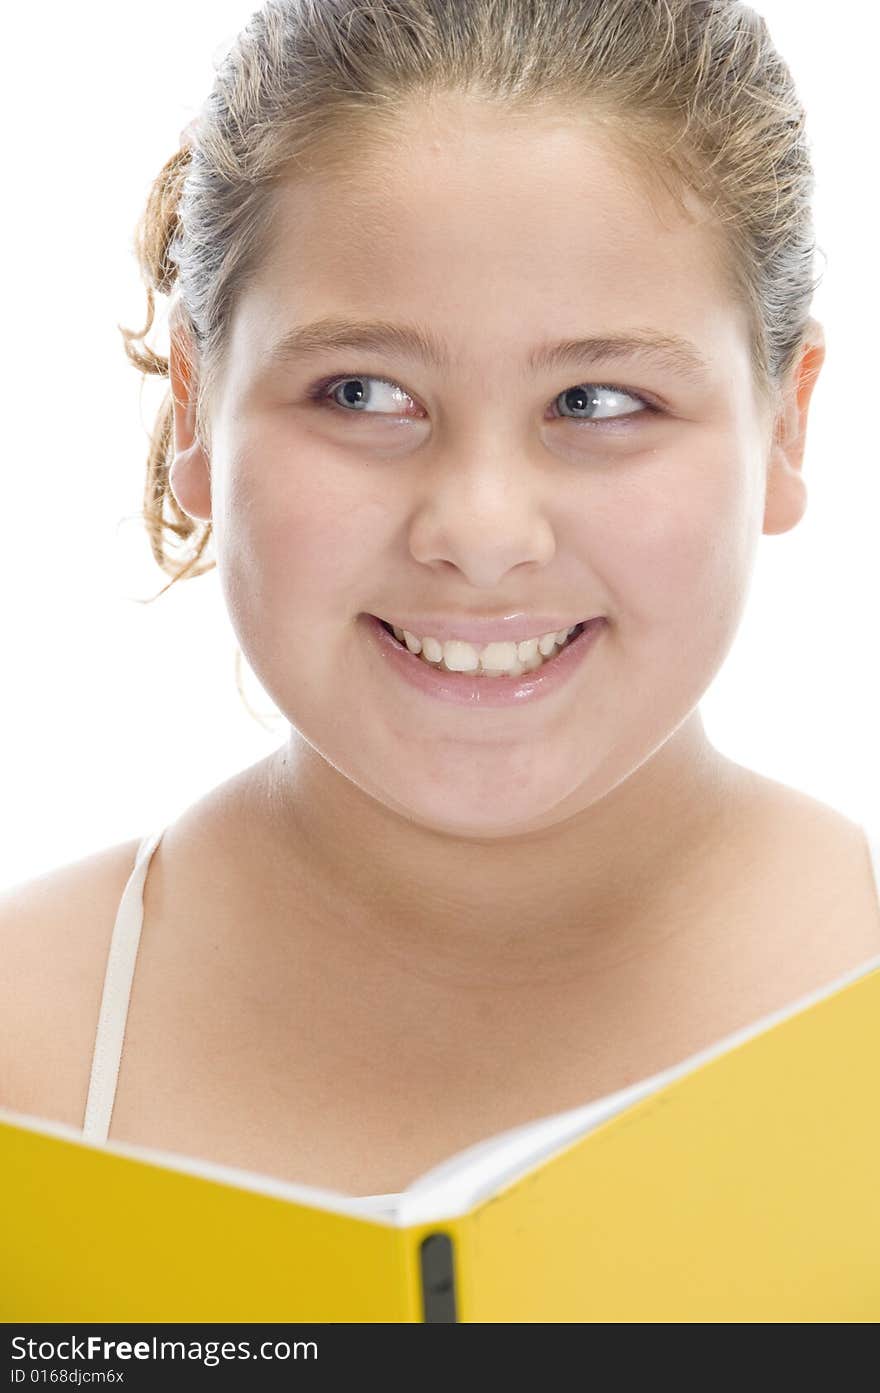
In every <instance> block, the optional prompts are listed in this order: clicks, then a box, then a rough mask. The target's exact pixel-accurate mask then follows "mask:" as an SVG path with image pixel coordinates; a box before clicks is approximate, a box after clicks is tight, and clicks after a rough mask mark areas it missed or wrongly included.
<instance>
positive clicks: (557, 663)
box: [358, 614, 606, 707]
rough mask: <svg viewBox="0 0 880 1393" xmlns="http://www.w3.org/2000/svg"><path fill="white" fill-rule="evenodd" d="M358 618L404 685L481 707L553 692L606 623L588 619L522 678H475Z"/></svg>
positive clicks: (375, 621)
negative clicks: (433, 660) (423, 655)
mask: <svg viewBox="0 0 880 1393" xmlns="http://www.w3.org/2000/svg"><path fill="white" fill-rule="evenodd" d="M358 622H359V623H361V624H363V626H364V628H365V631H366V633H367V635H368V636H369V638H370V640H371V641H372V642H373V643H374V644H375V645H376V648H377V650H378V652H379V655H380V657H381V658H382V659H383V660H384V661H385V662H386V663H387V664H388V666H389V668H391V669H392V671H394V672H396V673H399V674H400V676H401V677H402V678H403V680H404V681H405V682H408V683H409V684H410V686H412V687H415V688H416V689H417V690H418V691H420V692H425V693H426V694H427V695H428V696H432V697H437V698H438V699H439V700H440V701H449V702H452V703H453V704H454V705H456V706H471V707H483V706H514V705H520V704H525V703H526V702H529V703H531V702H533V701H539V700H540V699H541V698H542V697H546V696H550V694H551V693H552V692H555V691H558V690H559V688H560V687H562V686H564V684H565V683H566V682H567V681H568V680H569V679H570V678H571V677H572V676H573V675H574V673H575V672H576V671H577V669H578V668H579V667H580V666H581V663H582V662H583V661H584V659H585V658H586V656H587V654H588V653H589V652H590V651H591V650H592V648H593V647H594V645H595V643H596V640H597V639H598V637H599V635H600V633H601V632H602V630H603V629H604V628H605V622H606V621H605V619H604V617H601V616H600V617H599V618H598V619H591V620H589V622H588V623H587V624H585V625H584V627H583V629H582V630H581V632H580V633H579V634H578V635H577V637H576V638H574V639H572V641H571V643H569V644H567V645H566V647H565V648H563V649H562V650H561V652H559V653H557V654H556V655H555V657H553V658H551V659H550V661H549V662H545V663H544V664H543V665H542V666H541V667H539V668H537V669H536V670H535V671H534V672H529V673H524V674H523V676H522V677H479V676H475V675H474V674H473V673H472V672H445V671H444V670H443V669H442V668H436V667H432V666H430V665H429V664H428V663H427V662H425V660H424V659H423V658H419V657H416V656H415V654H413V653H410V651H409V649H408V648H404V647H403V645H402V644H399V643H398V642H397V640H396V639H395V638H393V637H392V635H391V634H389V632H388V630H387V629H386V628H384V626H383V625H382V623H381V621H380V620H378V619H377V618H376V616H375V615H373V614H361V615H360V616H359V618H358Z"/></svg>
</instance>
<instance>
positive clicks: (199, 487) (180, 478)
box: [168, 444, 211, 522]
mask: <svg viewBox="0 0 880 1393" xmlns="http://www.w3.org/2000/svg"><path fill="white" fill-rule="evenodd" d="M168 484H169V487H170V489H171V492H172V493H173V494H174V497H175V498H176V500H177V503H178V506H179V507H180V508H182V510H183V511H184V512H185V513H186V514H187V516H188V517H191V518H195V519H197V520H198V521H201V522H210V520H211V472H210V468H209V466H208V462H207V459H206V457H205V454H204V451H203V450H202V447H201V446H200V445H199V444H195V445H193V446H191V448H190V449H188V450H178V451H177V453H176V454H175V456H174V459H173V460H172V463H171V468H170V470H169V471H168Z"/></svg>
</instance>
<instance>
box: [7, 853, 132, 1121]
mask: <svg viewBox="0 0 880 1393" xmlns="http://www.w3.org/2000/svg"><path fill="white" fill-rule="evenodd" d="M137 847H138V839H135V840H133V841H126V842H120V843H118V844H116V845H115V846H111V847H106V848H104V849H103V850H101V851H97V852H94V853H92V854H91V855H90V856H86V857H84V858H82V859H81V860H78V861H72V862H69V863H68V864H66V865H63V866H59V867H56V868H54V869H52V870H49V871H46V872H44V873H43V874H41V875H39V876H36V877H34V878H33V879H31V880H25V881H21V882H19V883H18V884H15V885H12V886H9V887H7V888H6V889H4V890H2V891H0V961H2V963H3V972H2V973H0V1107H6V1108H11V1109H13V1110H14V1111H16V1112H22V1113H27V1114H33V1115H35V1116H38V1117H45V1118H49V1119H51V1120H53V1121H58V1122H68V1123H70V1124H71V1125H72V1126H81V1125H82V1116H83V1113H84V1111H85V1101H86V1094H87V1092H88V1080H89V1069H90V1066H91V1057H92V1050H93V1047H94V1041H95V1031H96V1029H97V1021H98V1009H99V1006H100V1001H101V991H102V989H103V985H104V971H105V967H106V962H107V952H108V950H109V947H110V937H111V934H112V932H113V925H114V923H115V920H116V911H117V909H118V907H119V900H120V898H121V896H122V892H123V890H124V888H125V883H126V881H127V880H128V878H129V876H130V875H131V871H132V868H133V866H134V861H135V855H136V852H137Z"/></svg>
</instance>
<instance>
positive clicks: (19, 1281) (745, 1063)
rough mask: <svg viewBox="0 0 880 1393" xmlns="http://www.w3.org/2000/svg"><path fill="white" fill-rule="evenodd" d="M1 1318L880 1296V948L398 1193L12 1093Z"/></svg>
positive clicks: (863, 1306) (690, 1309) (682, 1316)
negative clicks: (115, 1131)
mask: <svg viewBox="0 0 880 1393" xmlns="http://www.w3.org/2000/svg"><path fill="white" fill-rule="evenodd" d="M0 1196H2V1201H0V1208H2V1212H0V1318H2V1319H3V1320H5V1321H7V1322H9V1321H86V1320H101V1321H253V1322H259V1321H296V1322H307V1321H334V1322H342V1321H357V1322H373V1321H384V1322H389V1321H390V1322H398V1321H406V1322H409V1321H425V1320H427V1321H452V1320H458V1321H492V1322H505V1321H577V1322H590V1321H626V1322H651V1321H681V1322H697V1321H721V1322H723V1321H739V1322H756V1321H772V1322H782V1321H785V1322H793V1321H797V1322H800V1321H822V1322H827V1321H846V1322H851V1321H870V1322H874V1321H877V1320H880V958H874V959H872V960H871V961H870V962H869V963H867V964H864V965H862V966H861V967H860V968H858V969H855V970H854V971H853V972H850V973H848V974H846V975H845V976H844V977H840V978H838V979H837V980H836V981H835V982H834V983H832V984H831V985H830V986H829V987H826V988H824V989H823V990H822V991H820V992H815V993H812V994H811V995H810V996H808V997H803V998H801V1000H800V1001H798V1002H796V1003H794V1004H793V1005H792V1006H789V1007H787V1008H785V1009H784V1010H783V1011H779V1012H775V1013H774V1014H773V1015H771V1016H766V1017H764V1018H763V1020H761V1021H759V1022H757V1023H756V1024H754V1025H752V1026H750V1027H747V1028H746V1029H744V1030H741V1031H738V1032H736V1033H735V1034H733V1035H730V1036H727V1037H726V1038H725V1039H723V1040H721V1041H720V1042H718V1043H717V1044H716V1045H714V1046H712V1047H711V1048H710V1049H708V1050H704V1051H702V1052H701V1053H700V1054H697V1055H694V1056H692V1057H691V1058H689V1059H687V1060H685V1061H684V1062H683V1063H681V1064H678V1065H676V1066H675V1067H674V1068H672V1069H668V1070H665V1071H664V1072H663V1073H660V1074H657V1075H654V1076H653V1077H652V1078H650V1079H646V1080H643V1081H641V1082H640V1083H638V1084H635V1085H633V1086H632V1087H630V1088H626V1089H623V1090H621V1091H620V1092H618V1093H615V1094H613V1095H610V1096H609V1097H607V1098H602V1099H599V1100H598V1101H596V1102H593V1103H589V1104H587V1105H586V1106H584V1107H581V1108H576V1109H573V1110H571V1111H569V1112H565V1113H560V1114H557V1115H556V1116H553V1117H548V1118H542V1119H540V1120H539V1121H537V1122H533V1123H530V1124H528V1125H526V1126H524V1127H518V1128H516V1129H514V1130H512V1131H510V1132H506V1133H503V1134H501V1135H500V1136H497V1137H492V1138H489V1139H488V1140H486V1141H484V1142H481V1143H479V1144H478V1145H477V1146H474V1147H471V1148H469V1149H468V1150H467V1151H464V1152H461V1153H460V1154H458V1155H456V1156H453V1157H452V1158H451V1159H449V1160H448V1161H445V1162H444V1163H443V1164H442V1165H440V1166H437V1167H436V1168H434V1169H433V1170H432V1171H430V1172H429V1173H428V1174H426V1175H424V1176H422V1177H420V1178H419V1179H418V1180H416V1181H415V1182H414V1183H413V1184H412V1185H410V1186H409V1187H408V1189H407V1190H405V1191H404V1192H403V1194H402V1195H401V1196H400V1197H399V1198H398V1200H397V1205H396V1209H395V1211H394V1212H393V1213H390V1214H388V1215H387V1216H385V1217H373V1218H364V1217H362V1216H361V1215H360V1214H358V1212H357V1208H358V1202H357V1200H352V1199H351V1198H350V1197H346V1196H344V1195H339V1194H336V1193H334V1192H332V1191H329V1190H320V1189H315V1188H314V1187H311V1186H303V1185H293V1184H287V1183H285V1182H282V1181H277V1180H273V1179H271V1178H269V1177H266V1176H261V1175H257V1174H255V1173H250V1172H246V1171H242V1170H236V1169H233V1168H231V1167H225V1166H220V1165H215V1164H211V1163H209V1162H202V1161H200V1160H194V1159H192V1158H188V1157H184V1156H178V1155H173V1154H171V1153H168V1152H162V1151H158V1150H151V1149H148V1148H143V1147H134V1146H129V1145H127V1144H124V1143H120V1142H112V1141H109V1142H106V1143H104V1144H102V1145H95V1144H92V1143H87V1142H85V1141H83V1139H82V1138H81V1136H80V1135H79V1133H78V1132H76V1131H75V1130H74V1129H73V1128H70V1127H65V1126H63V1125H61V1124H53V1123H49V1122H43V1121H41V1120H38V1119H36V1118H33V1117H25V1116H23V1115H21V1114H15V1113H12V1112H9V1111H4V1110H0Z"/></svg>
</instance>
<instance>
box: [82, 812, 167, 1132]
mask: <svg viewBox="0 0 880 1393" xmlns="http://www.w3.org/2000/svg"><path fill="white" fill-rule="evenodd" d="M162 831H164V828H163V829H162ZM162 831H160V832H148V833H147V835H146V836H145V837H144V838H143V840H142V841H141V843H140V845H139V847H138V850H137V856H136V857H135V862H134V869H133V870H132V873H131V875H130V876H129V878H128V882H127V883H126V886H125V889H124V890H123V892H122V899H121V900H120V901H119V909H118V911H117V914H116V923H115V924H114V925H113V937H112V939H111V940H110V950H109V952H108V954H107V968H106V971H105V973H104V991H103V994H102V996H101V1010H100V1014H99V1016H98V1029H97V1033H96V1036H95V1052H94V1055H93V1057H92V1074H91V1078H90V1080H89V1096H88V1099H87V1101H86V1113H85V1121H84V1124H83V1137H84V1138H85V1140H86V1141H91V1142H105V1141H106V1140H107V1137H108V1135H109V1132H110V1117H111V1114H112V1112H113V1103H114V1100H115V1098H116V1081H117V1079H118V1077H119V1064H120V1061H121V1059H122V1043H123V1040H124V1038H125V1023H126V1019H127V1017H128V1001H129V997H130V995H131V984H132V979H133V978H134V965H135V961H136V959H137V951H138V944H139V943H140V938H141V927H142V925H143V922H144V899H143V891H144V882H145V881H146V878H147V869H148V867H149V864H150V857H151V856H152V854H153V852H154V851H155V849H156V847H157V846H158V844H159V842H160V840H161V837H162Z"/></svg>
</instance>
